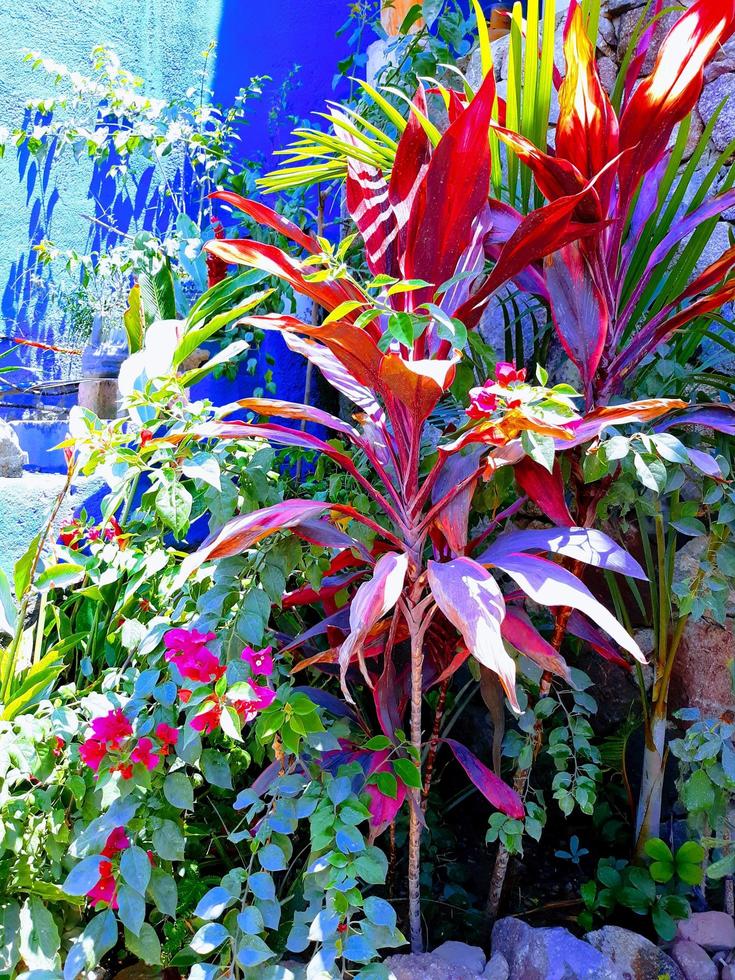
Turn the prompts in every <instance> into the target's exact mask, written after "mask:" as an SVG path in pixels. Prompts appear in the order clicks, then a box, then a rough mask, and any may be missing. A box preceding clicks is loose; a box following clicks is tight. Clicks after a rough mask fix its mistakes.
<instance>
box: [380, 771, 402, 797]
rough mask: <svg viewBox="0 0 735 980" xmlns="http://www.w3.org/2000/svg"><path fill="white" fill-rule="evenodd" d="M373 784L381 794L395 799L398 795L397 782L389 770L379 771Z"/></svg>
mask: <svg viewBox="0 0 735 980" xmlns="http://www.w3.org/2000/svg"><path fill="white" fill-rule="evenodd" d="M375 784H376V786H377V787H378V790H379V791H380V792H381V793H382V794H383V796H389V797H390V798H391V799H392V800H395V799H396V797H397V796H398V782H397V780H396V777H395V776H394V775H393V773H391V772H379V773H378V774H377V775H376V777H375Z"/></svg>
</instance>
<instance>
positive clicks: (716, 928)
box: [676, 910, 735, 953]
mask: <svg viewBox="0 0 735 980" xmlns="http://www.w3.org/2000/svg"><path fill="white" fill-rule="evenodd" d="M676 938H677V939H688V940H689V942H692V943H697V944H698V945H699V946H702V947H703V948H704V949H706V950H707V951H708V952H709V953H714V952H715V951H716V950H719V949H733V948H735V922H733V920H732V917H731V916H729V915H728V914H727V912H717V911H715V910H711V911H709V912H694V913H693V914H692V915H690V916H689V918H688V919H682V921H681V922H680V923H679V925H678V926H677V929H676Z"/></svg>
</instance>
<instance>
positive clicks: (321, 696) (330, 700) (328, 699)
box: [293, 687, 357, 722]
mask: <svg viewBox="0 0 735 980" xmlns="http://www.w3.org/2000/svg"><path fill="white" fill-rule="evenodd" d="M293 692H294V694H305V695H306V696H307V698H309V699H310V700H312V701H313V702H314V704H318V705H319V707H320V708H324V709H325V710H326V711H328V712H329V713H330V714H333V715H334V716H335V717H336V718H351V719H352V721H354V722H357V715H356V714H355V712H354V711H353V710H352V708H351V707H350V706H349V705H348V704H345V703H344V701H343V700H342V698H338V697H337V696H336V695H334V694H330V693H329V691H325V690H324V689H323V688H321V687H295V688H294V689H293Z"/></svg>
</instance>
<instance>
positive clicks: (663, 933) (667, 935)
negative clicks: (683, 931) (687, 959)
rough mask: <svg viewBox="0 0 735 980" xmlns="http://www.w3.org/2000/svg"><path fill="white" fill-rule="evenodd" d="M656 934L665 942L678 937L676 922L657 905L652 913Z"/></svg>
mask: <svg viewBox="0 0 735 980" xmlns="http://www.w3.org/2000/svg"><path fill="white" fill-rule="evenodd" d="M651 917H652V919H653V924H654V926H655V928H656V932H657V933H658V934H659V936H660V937H661V939H663V940H664V942H667V943H668V942H670V941H671V940H672V939H673V938H674V936H675V935H676V922H675V921H674V920H673V919H672V918H671V916H670V915H669V913H668V912H666V911H665V910H664V909H663V908H661V906H660V905H655V906H654V908H653V912H652V913H651Z"/></svg>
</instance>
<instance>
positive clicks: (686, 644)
mask: <svg viewBox="0 0 735 980" xmlns="http://www.w3.org/2000/svg"><path fill="white" fill-rule="evenodd" d="M733 659H735V620H733V619H727V620H725V623H724V625H722V626H720V624H719V623H712V622H710V621H709V620H707V619H700V620H697V622H694V623H693V622H691V620H690V621H689V622H688V623H687V625H686V627H685V629H684V632H683V634H682V638H681V643H680V644H679V649H678V651H677V654H676V659H675V661H674V669H673V671H672V674H671V688H670V692H669V705H670V708H671V710H672V711H676V710H677V709H678V708H684V707H686V708H699V710H700V711H701V712H702V714H703V715H704V716H705V717H709V718H711V717H713V716H719V715H721V714H722V712H723V711H726V710H729V709H731V708H732V707H733V702H734V701H735V695H733V690H732V675H731V673H730V664H731V661H732V660H733ZM702 914H707V915H709V913H702ZM732 945H733V946H735V937H734V940H733V944H732Z"/></svg>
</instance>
